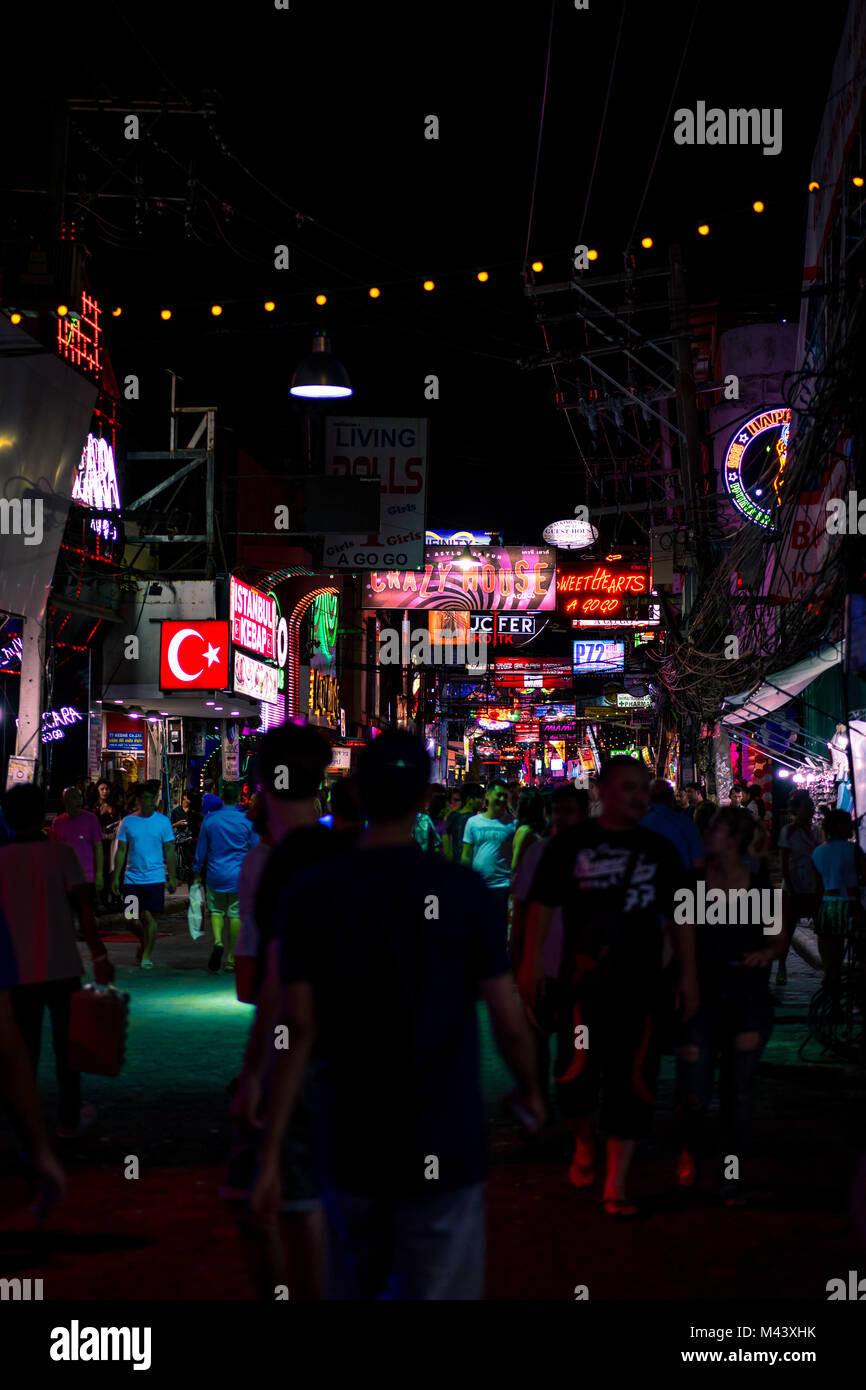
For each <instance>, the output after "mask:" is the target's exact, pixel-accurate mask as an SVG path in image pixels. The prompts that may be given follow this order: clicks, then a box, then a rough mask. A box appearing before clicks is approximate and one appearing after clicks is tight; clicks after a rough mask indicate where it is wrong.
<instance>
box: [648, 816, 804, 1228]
mask: <svg viewBox="0 0 866 1390" xmlns="http://www.w3.org/2000/svg"><path fill="white" fill-rule="evenodd" d="M754 830H755V822H754V818H753V817H752V816H751V815H750V814H749V812H748V811H746V810H745V809H744V808H738V807H732V806H726V807H723V808H722V810H720V811H719V812H718V813H717V814H716V815H715V816H714V817H713V820H712V822H711V824H710V827H709V829H708V831H707V833H706V836H705V851H704V853H705V858H706V867H705V870H703V871H702V872H701V874H700V878H702V879H703V880H704V882H705V884H706V890H707V893H709V892H710V891H711V890H713V889H720V890H721V891H722V893H723V894H724V898H725V901H726V903H727V905H728V912H727V921H726V924H724V925H720V924H719V923H717V922H715V921H714V922H713V923H703V922H697V923H696V924H695V928H694V930H695V950H696V958H697V965H698V992H699V995H700V1005H699V1008H698V1010H697V1012H696V1013H695V1014H694V1015H693V1016H692V1017H691V1018H689V1019H685V1020H684V1021H683V1026H682V1031H681V1037H680V1046H679V1049H678V1058H677V1121H678V1126H677V1127H678V1130H679V1135H680V1153H679V1158H678V1161H677V1170H676V1176H677V1183H678V1185H679V1186H680V1187H693V1186H694V1185H695V1183H696V1182H697V1178H698V1163H699V1159H700V1156H701V1146H702V1137H703V1129H704V1121H705V1117H706V1112H707V1109H708V1107H709V1105H710V1102H711V1100H712V1097H713V1083H714V1075H715V1070H716V1065H717V1061H718V1064H719V1069H720V1078H719V1090H720V1102H721V1113H722V1126H723V1144H722V1153H723V1154H724V1156H725V1168H724V1169H723V1184H724V1189H723V1190H724V1195H725V1204H726V1205H727V1206H743V1205H745V1197H744V1189H743V1183H742V1175H741V1170H742V1165H743V1163H744V1162H745V1159H746V1157H747V1144H748V1142H749V1138H750V1132H751V1117H752V1093H753V1090H754V1084H755V1077H756V1075H757V1070H758V1062H759V1060H760V1057H761V1053H762V1052H763V1050H764V1048H765V1047H766V1045H767V1041H768V1040H769V1037H770V1034H771V1033H772V1030H773V999H772V995H771V994H770V968H771V966H772V963H773V961H774V960H780V959H782V958H783V956H784V954H785V952H786V951H787V949H788V939H789V929H788V924H787V922H785V921H776V920H775V918H773V920H765V919H764V916H763V902H762V896H761V892H760V888H761V885H760V881H759V879H758V875H757V874H756V873H755V871H754V870H753V869H752V868H751V867H750V866H749V863H748V859H747V855H748V849H749V845H750V843H751V840H752V836H753V834H754ZM743 890H745V891H746V892H747V893H748V894H749V897H748V899H747V902H748V904H749V908H748V910H747V911H746V912H745V913H744V912H742V911H741V910H740V905H741V903H742V901H743V899H742V898H741V897H740V898H738V900H735V899H734V898H733V896H732V895H733V894H734V893H737V894H741V893H742V892H743ZM733 906H736V918H737V920H736V922H735V923H732V916H733V913H732V912H731V908H732V907H733ZM692 915H694V914H692ZM744 917H746V919H747V920H746V921H745V922H744V921H743V918H744ZM765 927H766V928H768V929H770V932H769V934H768V932H765ZM731 1159H736V1169H732V1168H731V1167H730V1163H731Z"/></svg>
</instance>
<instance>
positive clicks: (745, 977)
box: [0, 724, 866, 1300]
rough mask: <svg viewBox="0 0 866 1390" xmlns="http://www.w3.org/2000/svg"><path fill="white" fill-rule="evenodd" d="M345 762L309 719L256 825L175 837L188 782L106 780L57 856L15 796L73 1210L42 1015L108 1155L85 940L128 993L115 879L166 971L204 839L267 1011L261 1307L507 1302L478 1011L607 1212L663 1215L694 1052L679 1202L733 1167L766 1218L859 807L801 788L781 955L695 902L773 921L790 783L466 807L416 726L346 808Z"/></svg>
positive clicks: (479, 792) (254, 1136) (250, 983)
mask: <svg viewBox="0 0 866 1390" xmlns="http://www.w3.org/2000/svg"><path fill="white" fill-rule="evenodd" d="M330 756H331V750H330V747H329V745H328V743H327V741H326V740H325V739H324V738H323V736H322V735H321V734H320V733H319V732H318V731H317V730H315V729H313V728H311V727H308V726H298V725H294V724H288V725H285V726H282V727H280V728H277V729H273V730H270V731H269V732H268V733H267V734H266V735H265V736H264V737H263V739H262V743H261V746H260V752H259V756H258V768H257V783H258V791H257V792H256V793H255V795H253V796H252V797H251V798H250V801H249V804H248V805H247V806H246V807H243V808H242V807H241V806H240V805H239V801H240V788H239V787H238V786H236V785H234V784H226V785H224V786H223V788H222V795H221V796H219V795H217V793H216V791H215V789H214V788H213V787H212V786H211V787H207V786H206V787H205V795H204V796H203V797H201V799H199V797H198V795H197V794H196V793H194V792H188V793H187V794H186V795H185V796H184V798H183V802H182V805H181V806H180V807H179V808H177V809H176V810H175V811H174V812H172V814H171V817H170V818H169V817H167V816H165V815H163V814H162V812H161V811H160V809H159V784H156V785H153V784H148V783H146V784H143V785H141V786H140V787H139V788H138V789H137V800H136V809H135V810H134V811H132V812H130V810H129V807H128V805H127V806H124V807H123V810H124V811H125V812H126V814H123V815H120V816H118V812H119V810H120V807H119V803H118V799H117V796H116V795H115V790H116V789H113V788H112V787H110V786H109V785H108V784H107V783H100V784H99V785H98V786H97V787H96V788H95V789H94V790H95V793H96V796H95V800H94V799H93V798H92V797H91V798H90V799H91V803H92V806H93V809H92V810H90V811H89V810H88V809H86V806H85V801H86V800H87V799H88V798H87V789H86V788H81V787H78V786H76V787H70V788H68V789H67V790H66V792H65V793H64V812H63V814H62V815H60V816H58V817H57V818H56V819H55V820H54V822H53V823H52V825H51V827H50V834H48V835H46V834H45V832H44V829H43V825H44V820H45V800H44V796H43V793H42V792H41V791H40V790H39V789H38V788H37V787H34V786H19V787H16V788H13V789H12V790H10V791H8V792H7V793H6V795H5V797H4V798H3V811H4V814H5V821H6V824H7V826H8V834H9V836H10V837H11V838H10V839H9V843H7V844H5V845H4V846H2V847H0V1074H2V1076H3V1080H2V1082H0V1087H2V1094H3V1096H4V1097H5V1100H6V1102H7V1104H8V1106H9V1108H10V1110H11V1112H12V1114H13V1117H14V1118H15V1121H16V1123H17V1127H18V1129H19V1132H20V1134H21V1136H22V1143H23V1144H24V1145H25V1146H26V1147H27V1149H28V1150H29V1152H30V1154H31V1155H32V1162H33V1165H34V1166H35V1168H36V1170H37V1172H38V1173H39V1175H40V1177H41V1179H42V1182H43V1190H44V1193H47V1194H49V1196H48V1197H45V1196H44V1197H43V1202H44V1203H45V1202H49V1203H50V1200H51V1198H50V1194H52V1193H53V1194H54V1198H53V1199H54V1200H56V1199H57V1197H58V1196H59V1194H60V1193H61V1192H62V1185H63V1175H62V1170H61V1169H60V1167H59V1165H58V1164H57V1161H56V1158H55V1157H54V1150H53V1146H52V1145H51V1144H50V1142H49V1141H48V1139H47V1135H46V1132H45V1127H44V1122H43V1120H42V1116H41V1107H40V1106H39V1104H38V1101H37V1099H36V1095H35V1082H34V1076H35V1071H36V1067H37V1064H38V1058H39V1048H40V1037H41V1027H42V1018H43V1013H44V1011H45V1009H46V1008H47V1009H48V1011H49V1014H50V1017H51V1023H52V1030H53V1042H54V1054H55V1066H56V1073H57V1082H58V1091H59V1101H60V1115H59V1127H58V1129H57V1139H58V1140H65V1139H70V1138H73V1137H80V1136H81V1135H82V1134H83V1133H85V1132H86V1130H87V1129H88V1128H89V1127H90V1125H91V1124H92V1123H93V1120H94V1115H93V1112H92V1110H90V1109H89V1108H88V1107H85V1106H83V1104H82V1096H81V1084H80V1077H79V1076H78V1074H77V1073H75V1072H73V1071H72V1070H71V1069H70V1067H69V1060H68V1036H69V1009H70V999H71V996H72V995H73V994H74V992H75V991H76V990H77V989H78V988H79V987H80V983H81V978H82V974H83V967H82V963H81V959H80V956H79V952H78V945H77V943H76V937H79V938H80V939H81V940H83V941H84V943H85V944H86V945H87V947H88V948H89V950H90V953H91V956H92V961H93V970H94V975H95V978H96V980H97V981H98V982H100V983H104V984H107V983H110V982H111V981H112V979H113V978H114V968H113V966H112V964H111V962H110V960H109V959H108V952H107V950H106V947H105V944H104V942H103V940H102V938H101V937H100V935H99V932H98V930H97V925H96V921H97V918H96V909H97V905H98V902H99V898H100V895H104V893H105V890H106V886H107V887H108V888H109V890H110V895H113V896H114V897H117V898H121V899H122V900H123V901H125V902H127V903H128V902H130V901H131V902H132V903H133V904H134V912H135V916H134V920H131V925H132V927H133V930H134V933H135V935H136V937H137V939H138V943H139V945H138V953H137V961H138V964H139V966H140V968H142V969H149V968H152V967H153V959H152V956H153V949H154V942H155V940H156V931H157V921H158V918H159V916H160V914H161V913H162V912H163V909H164V906H165V897H164V895H165V889H166V887H167V888H168V890H169V892H172V891H174V888H175V886H176V882H177V876H178V863H177V851H176V846H177V844H178V841H179V839H180V838H181V837H183V839H184V840H186V841H189V842H190V843H191V846H192V848H191V851H190V857H189V866H190V871H191V879H192V886H193V890H195V889H196V888H200V889H201V890H202V891H203V896H204V900H205V904H206V908H207V912H208V914H209V917H210V922H211V927H212V933H213V947H212V950H211V955H210V959H209V961H208V967H209V969H210V970H211V971H212V972H213V973H216V972H217V971H219V970H221V969H222V970H226V971H232V972H233V973H234V979H235V988H236V991H237V996H238V999H239V1000H241V1001H243V1002H246V1003H248V1004H252V1005H254V1007H255V1013H254V1017H253V1022H252V1026H251V1030H250V1035H249V1041H248V1045H247V1048H246V1052H245V1055H244V1057H243V1059H240V1058H239V1059H238V1069H239V1074H238V1076H237V1077H236V1078H235V1080H234V1082H233V1083H232V1086H231V1088H230V1089H231V1091H232V1100H231V1109H230V1114H231V1123H232V1140H231V1147H230V1152H229V1154H228V1157H227V1165H226V1170H225V1175H224V1180H223V1183H222V1186H221V1196H222V1198H223V1200H224V1201H225V1202H226V1203H227V1204H228V1205H229V1207H230V1209H231V1210H232V1212H233V1213H234V1215H235V1218H236V1221H237V1227H238V1231H239V1235H240V1238H241V1240H242V1242H243V1248H244V1250H245V1252H246V1255H247V1258H248V1262H249V1268H250V1275H251V1279H252V1281H253V1284H254V1286H255V1288H256V1290H257V1292H258V1294H259V1295H260V1297H262V1298H266V1299H272V1298H274V1297H275V1290H277V1289H280V1288H290V1289H291V1291H292V1297H293V1298H301V1299H308V1300H315V1299H322V1298H336V1299H370V1298H384V1299H473V1298H481V1297H483V1294H484V1265H485V1253H484V1252H485V1181H486V1171H487V1154H486V1128H485V1118H484V1110H483V1104H482V1093H481V1079H480V1061H479V1036H478V1004H479V1001H483V1003H484V1004H486V1006H487V1009H488V1010H489V1015H490V1020H491V1024H492V1031H493V1037H494V1040H495V1044H496V1047H497V1049H498V1051H499V1053H500V1055H501V1057H502V1058H503V1060H504V1062H505V1063H506V1065H507V1066H508V1068H509V1069H510V1071H511V1072H512V1074H513V1076H514V1079H515V1083H516V1084H515V1087H514V1090H513V1091H512V1092H511V1094H510V1096H509V1097H508V1100H509V1103H510V1105H511V1108H512V1111H513V1114H514V1115H515V1116H516V1117H517V1118H518V1119H519V1121H520V1123H521V1124H522V1125H523V1128H524V1130H525V1131H526V1132H527V1134H530V1135H534V1134H537V1133H539V1131H541V1130H542V1129H543V1128H544V1127H545V1126H546V1125H548V1124H550V1123H552V1122H556V1123H560V1122H561V1123H562V1124H563V1125H566V1126H567V1127H568V1128H569V1129H570V1131H571V1134H572V1136H573V1146H572V1148H571V1155H570V1160H569V1164H568V1168H567V1180H568V1182H569V1183H570V1184H571V1187H572V1188H573V1189H574V1190H576V1191H578V1192H582V1193H584V1194H585V1193H589V1192H591V1191H592V1189H594V1188H595V1186H596V1184H597V1183H601V1197H600V1200H601V1204H602V1210H603V1212H604V1214H605V1215H606V1216H607V1217H608V1218H610V1219H611V1220H615V1221H623V1220H631V1219H634V1218H635V1217H636V1216H637V1215H638V1214H639V1210H640V1209H639V1205H638V1203H637V1202H636V1201H635V1200H634V1195H633V1187H632V1164H633V1159H634V1156H635V1151H636V1147H637V1145H638V1144H639V1143H640V1141H641V1140H643V1139H645V1138H647V1137H648V1136H649V1135H650V1134H651V1132H652V1128H653V1123H654V1113H655V1096H656V1085H657V1077H658V1072H659V1065H660V1057H661V1053H662V1051H663V1050H666V1049H667V1050H669V1051H672V1052H673V1053H674V1055H675V1058H676V1097H677V1099H676V1136H675V1137H676V1151H675V1152H672V1154H671V1171H672V1180H673V1181H674V1182H675V1183H676V1184H677V1185H678V1186H679V1187H682V1188H690V1187H694V1186H696V1185H697V1184H698V1183H699V1182H700V1181H701V1179H702V1176H703V1175H704V1173H705V1171H706V1169H705V1166H704V1165H705V1164H706V1162H707V1161H708V1160H709V1159H710V1158H711V1156H712V1155H713V1153H714V1157H712V1169H713V1171H714V1172H715V1175H716V1179H717V1180H718V1181H719V1183H720V1188H721V1196H722V1199H723V1201H724V1203H725V1205H726V1206H729V1207H735V1206H740V1205H743V1204H744V1203H745V1202H746V1200H747V1196H746V1194H747V1186H746V1184H745V1182H744V1178H743V1167H744V1165H747V1161H748V1154H749V1144H750V1135H751V1114H752V1105H753V1097H754V1090H755V1083H756V1078H757V1072H758V1062H759V1060H760V1057H761V1054H762V1052H763V1050H764V1048H765V1047H766V1044H767V1041H768V1039H769V1037H770V1035H771V1032H772V1028H773V1014H774V998H773V995H772V993H771V990H770V978H771V971H772V967H773V966H774V964H775V965H776V968H777V984H780V983H783V982H784V979H785V976H784V971H785V968H786V966H785V962H786V957H787V954H788V950H789V947H790V943H791V938H792V935H793V930H794V928H795V927H796V924H797V922H798V921H800V920H802V919H803V918H806V919H809V920H812V921H813V922H814V924H815V926H816V930H817V933H818V938H819V942H820V943H821V952H822V959H823V961H824V966H825V977H826V984H827V987H828V988H830V989H832V988H833V986H834V984H838V981H839V979H840V973H841V970H842V964H843V959H844V953H845V949H846V943H847V942H849V941H851V940H852V939H856V940H858V941H859V940H862V937H863V921H862V910H861V907H860V886H861V884H863V883H866V858H864V856H863V854H862V852H861V851H860V849H859V847H858V846H857V844H856V842H855V841H854V840H853V839H852V836H853V830H854V827H853V823H852V821H851V817H850V815H849V814H848V813H847V812H844V811H836V810H832V811H828V813H827V814H826V815H825V816H824V821H823V830H824V840H823V843H818V837H817V835H816V833H815V830H814V828H813V826H814V814H815V805H814V803H813V802H812V801H811V799H810V798H809V797H808V796H806V795H805V794H797V795H795V796H794V797H793V798H792V800H791V806H790V811H791V815H792V819H791V822H790V824H789V825H787V826H786V827H785V829H784V830H783V832H782V835H781V838H780V840H779V848H780V855H781V866H782V901H783V907H784V912H783V921H782V922H781V923H780V924H779V926H778V928H774V929H773V931H772V932H770V933H768V931H767V930H765V926H766V923H765V922H764V921H763V919H760V918H743V917H740V918H737V919H736V920H735V921H734V922H732V923H731V924H730V925H725V926H721V927H720V926H716V925H712V924H710V923H709V922H708V921H706V920H704V919H703V918H702V917H701V915H700V914H699V913H695V912H694V910H691V911H687V912H685V913H683V912H682V911H680V904H681V901H682V895H683V893H684V892H685V893H686V894H687V896H688V894H691V895H692V896H691V899H690V900H691V902H692V903H694V902H695V901H697V900H698V897H699V896H700V894H701V893H703V894H705V895H709V894H711V893H712V892H713V891H714V890H716V891H717V892H720V893H721V895H722V896H727V897H728V899H730V897H731V895H734V896H736V895H739V894H745V895H748V896H747V900H748V901H751V900H752V895H753V894H754V892H755V890H758V893H757V897H758V899H759V900H760V893H761V890H762V889H764V888H768V887H770V885H771V877H770V870H769V867H768V849H769V845H770V835H769V830H768V826H767V823H766V822H767V811H766V807H765V805H764V804H763V799H762V797H761V795H760V788H748V789H745V791H746V794H747V795H748V800H746V801H744V789H743V788H741V787H735V788H734V789H733V790H732V792H731V795H730V799H729V804H727V805H725V806H722V807H719V806H716V805H714V804H713V803H712V802H709V801H708V800H707V799H706V798H705V796H704V794H703V791H702V789H701V787H700V786H698V785H697V784H691V785H690V786H689V787H687V788H685V789H684V793H681V794H678V793H676V792H675V790H674V788H673V787H672V786H671V785H670V783H668V782H666V781H664V780H663V779H658V778H656V779H651V777H650V774H649V773H648V771H647V769H646V768H645V767H644V765H643V764H642V763H640V762H639V761H638V760H636V759H633V758H630V757H626V756H619V757H613V758H611V759H610V760H609V761H608V762H607V763H606V764H605V765H604V766H603V768H602V769H601V773H600V775H599V777H598V779H597V780H596V781H594V782H593V784H592V785H591V786H590V788H588V789H586V790H580V789H577V788H575V787H574V786H573V785H571V784H564V785H560V786H558V787H556V788H554V789H552V790H551V789H538V788H527V787H520V786H515V785H511V786H509V785H508V784H506V783H505V782H502V781H499V780H494V781H491V782H490V784H489V785H488V786H487V787H482V786H481V785H480V784H479V783H475V782H465V783H464V784H463V785H462V786H461V787H460V788H458V789H449V788H444V787H438V786H431V784H430V760H429V757H428V755H427V753H426V750H425V749H424V746H423V744H422V743H421V741H420V740H418V739H416V738H415V737H414V736H412V735H410V734H408V733H404V732H401V731H396V730H394V731H389V732H386V733H383V734H382V735H381V736H380V737H378V738H377V739H375V740H374V741H372V742H371V743H370V744H369V745H367V746H366V747H365V748H364V749H363V751H362V753H361V755H360V757H359V760H358V767H357V773H356V775H355V776H353V777H352V778H350V779H343V780H340V781H338V782H337V783H336V784H335V785H334V786H333V788H332V791H331V795H330V804H329V805H328V806H326V805H325V804H323V799H322V788H323V786H324V785H325V779H326V768H327V767H328V763H329V760H330ZM755 793H757V794H755ZM109 827H113V830H112V843H113V852H114V858H113V863H112V862H111V857H110V854H109V853H108V852H107V850H106V839H107V835H106V831H107V830H108V829H109ZM191 891H192V890H191ZM226 951H227V954H226ZM716 1086H718V1095H719V1100H720V1117H721V1131H720V1133H719V1134H718V1135H717V1136H716V1142H715V1149H714V1150H713V1149H712V1147H711V1145H710V1143H709V1136H708V1126H707V1123H706V1121H707V1115H708V1111H709V1108H710V1104H711V1101H712V1099H713V1095H714V1091H715V1089H716Z"/></svg>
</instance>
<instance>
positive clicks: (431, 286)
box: [424, 280, 436, 290]
mask: <svg viewBox="0 0 866 1390" xmlns="http://www.w3.org/2000/svg"><path fill="white" fill-rule="evenodd" d="M424 288H425V290H434V289H435V288H436V286H435V285H434V283H433V281H432V280H425V281H424Z"/></svg>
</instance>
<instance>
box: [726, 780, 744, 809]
mask: <svg viewBox="0 0 866 1390" xmlns="http://www.w3.org/2000/svg"><path fill="white" fill-rule="evenodd" d="M742 804H743V789H742V787H741V786H740V784H739V782H733V783H732V784H731V791H730V795H729V796H728V805H729V806H736V807H737V808H738V809H739V807H741V806H742Z"/></svg>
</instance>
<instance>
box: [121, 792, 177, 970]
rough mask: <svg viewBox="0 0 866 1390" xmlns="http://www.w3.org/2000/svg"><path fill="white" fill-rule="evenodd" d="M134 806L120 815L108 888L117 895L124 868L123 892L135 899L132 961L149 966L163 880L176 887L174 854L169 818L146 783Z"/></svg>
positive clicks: (162, 898) (162, 903)
mask: <svg viewBox="0 0 866 1390" xmlns="http://www.w3.org/2000/svg"><path fill="white" fill-rule="evenodd" d="M138 807H139V809H138V811H137V813H135V814H133V815H130V816H125V817H124V819H123V820H122V821H121V823H120V829H119V830H118V832H117V858H116V859H115V861H114V872H113V875H112V880H111V891H112V893H113V894H114V895H115V896H119V894H120V884H121V880H123V879H124V870H125V880H124V889H125V890H130V891H129V892H127V893H126V896H127V897H132V898H134V899H135V918H134V919H133V921H132V922H131V923H130V926H131V927H132V931H133V933H134V934H135V936H137V937H138V940H139V948H138V951H137V953H136V957H135V960H136V964H137V965H139V966H140V967H141V969H142V970H152V969H153V961H152V959H151V956H152V954H153V947H154V943H155V941H156V919H157V916H158V915H159V913H160V912H162V911H163V909H164V908H165V888H166V882H167V883H168V891H169V893H173V892H174V891H175V889H176V887H177V857H176V854H175V848H174V831H173V830H172V828H171V821H170V820H169V818H168V816H164V815H162V813H161V812H160V811H157V809H156V798H155V797H154V795H153V792H151V791H148V790H147V788H146V787H141V788H140V790H139V793H138ZM166 869H167V872H166Z"/></svg>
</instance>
